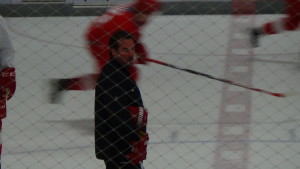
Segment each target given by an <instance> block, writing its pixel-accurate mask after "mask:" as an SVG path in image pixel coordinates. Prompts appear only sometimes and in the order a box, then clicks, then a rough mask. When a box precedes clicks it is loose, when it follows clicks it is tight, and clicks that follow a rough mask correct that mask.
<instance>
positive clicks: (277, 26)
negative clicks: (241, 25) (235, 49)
mask: <svg viewBox="0 0 300 169" xmlns="http://www.w3.org/2000/svg"><path fill="white" fill-rule="evenodd" d="M285 2H286V15H287V16H286V17H284V18H280V19H278V20H276V21H273V22H268V23H265V24H263V25H262V26H261V27H257V28H251V29H249V34H250V44H251V46H252V47H258V46H259V45H258V40H259V38H260V37H261V36H263V35H272V34H278V33H281V32H283V31H293V30H296V29H297V28H299V27H300V24H299V23H300V0H285Z"/></svg>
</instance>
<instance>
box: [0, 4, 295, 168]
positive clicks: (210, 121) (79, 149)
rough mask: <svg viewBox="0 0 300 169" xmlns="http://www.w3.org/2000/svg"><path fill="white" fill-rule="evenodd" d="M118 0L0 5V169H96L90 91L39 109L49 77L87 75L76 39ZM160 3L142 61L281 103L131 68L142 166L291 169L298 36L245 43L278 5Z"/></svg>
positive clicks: (278, 11) (146, 31)
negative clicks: (4, 40) (13, 82)
mask: <svg viewBox="0 0 300 169" xmlns="http://www.w3.org/2000/svg"><path fill="white" fill-rule="evenodd" d="M120 2H125V0H124V1H123V0H122V1H121V0H115V1H113V0H109V1H106V0H74V1H73V0H72V1H71V0H52V1H51V0H31V1H27V0H1V3H0V13H1V15H2V16H4V18H5V20H6V22H7V25H8V28H9V31H10V35H11V38H12V41H13V45H14V48H15V50H16V57H15V61H14V63H15V67H16V72H17V91H16V93H15V95H14V97H13V98H12V99H11V100H10V101H9V102H8V109H9V110H8V114H7V118H6V119H4V120H3V130H2V141H3V152H2V159H1V162H2V168H4V169H27V168H28V169H29V168H30V169H81V168H89V169H99V168H105V165H104V163H103V161H101V160H97V159H96V157H95V141H94V113H95V112H94V101H95V91H94V90H87V91H68V92H65V93H63V95H62V100H61V101H62V104H49V86H50V84H51V81H50V80H49V79H55V78H70V77H78V76H81V75H85V74H89V73H94V71H95V64H96V63H94V62H95V61H94V60H93V58H92V57H91V56H90V53H89V52H88V50H87V49H86V41H85V40H84V34H85V33H86V30H87V27H88V25H89V24H90V22H91V21H93V20H94V19H95V18H96V17H97V16H100V15H102V14H103V13H104V11H105V10H106V9H107V8H108V7H110V6H112V5H115V4H119V3H120ZM126 2H130V1H126ZM162 2H163V8H162V10H161V11H160V13H158V14H156V15H155V16H153V17H152V18H151V21H150V23H149V24H148V25H146V26H145V27H144V28H143V30H142V32H143V38H142V41H143V42H144V43H145V44H146V46H147V48H148V52H149V55H150V58H153V59H157V60H161V61H164V62H167V63H170V64H174V65H178V66H181V67H184V68H188V69H192V70H196V71H199V72H203V73H207V74H209V75H212V76H215V77H220V78H224V79H228V80H232V81H234V82H238V83H241V84H243V85H246V86H250V87H251V86H253V87H255V88H260V89H263V90H267V91H270V92H282V93H285V92H287V93H288V94H292V96H289V97H286V98H277V97H274V96H270V95H267V94H264V93H259V92H255V91H252V90H247V89H244V88H240V87H236V86H232V85H228V84H224V83H222V82H219V81H216V80H212V79H209V78H206V77H202V76H197V75H194V74H190V73H187V72H184V71H180V70H176V69H172V68H169V67H165V66H162V65H157V64H154V63H149V64H148V65H139V66H138V67H139V69H140V74H141V75H140V79H139V80H138V86H139V88H140V90H141V94H142V98H143V101H144V105H145V107H146V108H147V109H148V111H149V117H148V133H149V135H150V141H149V145H148V156H147V159H146V160H145V161H144V166H145V168H147V169H171V168H172V169H183V168H188V169H200V168H201V169H212V168H214V169H221V168H222V169H229V168H230V169H266V168H272V169H276V168H289V169H299V168H300V162H299V156H300V143H299V142H300V122H299V120H300V114H299V111H300V104H299V95H297V92H299V91H300V87H299V82H300V77H299V71H300V70H299V64H300V54H299V53H300V52H299V46H300V43H299V41H300V34H299V31H297V30H295V31H289V32H283V33H280V34H276V35H270V36H262V37H261V38H260V42H259V45H260V46H259V47H258V48H251V47H250V45H249V36H248V34H247V33H248V32H247V28H248V27H255V26H260V25H262V24H263V23H266V22H269V21H273V20H277V19H278V18H281V17H283V16H285V14H284V10H285V2H283V1H258V2H254V1H251V2H250V1H249V2H248V3H245V2H244V1H234V0H233V1H200V0H198V1H197V0H194V1H187V0H173V1H171V0H162ZM245 4H247V5H245Z"/></svg>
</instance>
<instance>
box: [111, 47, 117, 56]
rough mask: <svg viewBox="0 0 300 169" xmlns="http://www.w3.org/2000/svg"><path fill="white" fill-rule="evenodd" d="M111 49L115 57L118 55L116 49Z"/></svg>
mask: <svg viewBox="0 0 300 169" xmlns="http://www.w3.org/2000/svg"><path fill="white" fill-rule="evenodd" d="M110 51H111V54H112V56H113V57H115V56H117V51H116V49H111V50H110Z"/></svg>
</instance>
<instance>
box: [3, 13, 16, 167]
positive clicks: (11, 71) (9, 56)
mask: <svg viewBox="0 0 300 169" xmlns="http://www.w3.org/2000/svg"><path fill="white" fill-rule="evenodd" d="M14 55H15V51H14V49H13V46H12V43H11V39H10V37H9V35H8V30H7V26H6V24H5V21H4V19H3V18H2V16H0V156H1V154H2V153H1V152H2V140H1V134H2V119H4V118H5V117H6V111H7V109H6V101H7V100H9V99H10V98H11V97H12V96H13V95H14V93H15V90H16V73H15V68H14V66H13V63H12V62H13V58H14ZM0 169H1V158H0Z"/></svg>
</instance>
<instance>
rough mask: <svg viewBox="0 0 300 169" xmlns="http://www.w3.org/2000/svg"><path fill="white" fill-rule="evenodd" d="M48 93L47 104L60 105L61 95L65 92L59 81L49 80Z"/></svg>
mask: <svg viewBox="0 0 300 169" xmlns="http://www.w3.org/2000/svg"><path fill="white" fill-rule="evenodd" d="M49 85H50V92H49V102H50V103H51V104H61V103H62V94H63V91H64V90H65V89H64V88H63V87H62V85H61V83H60V79H50V80H49Z"/></svg>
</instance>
